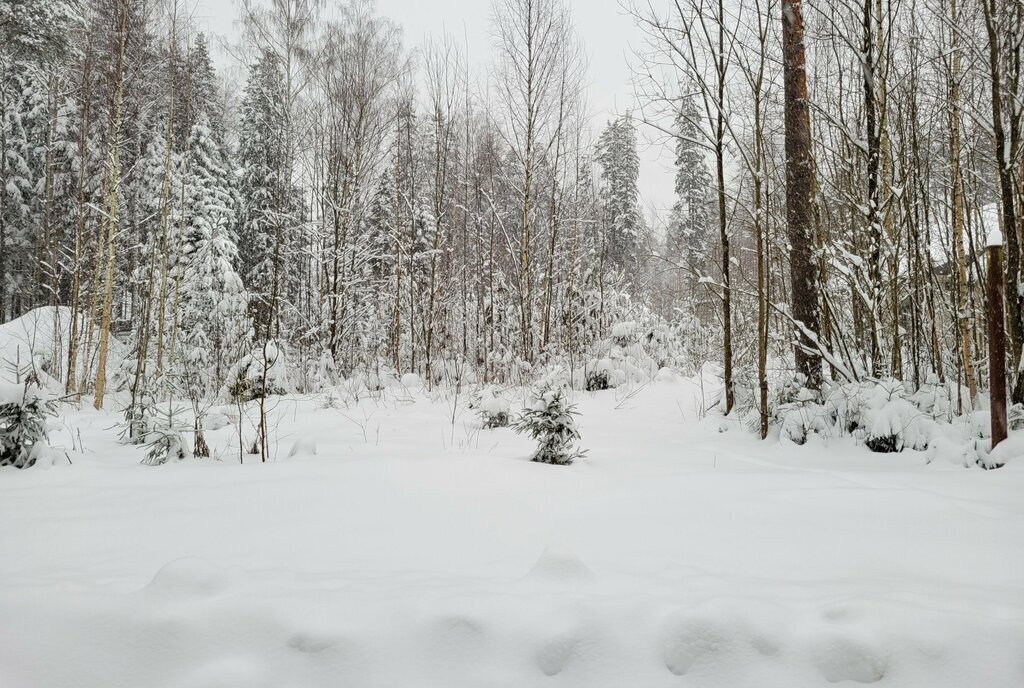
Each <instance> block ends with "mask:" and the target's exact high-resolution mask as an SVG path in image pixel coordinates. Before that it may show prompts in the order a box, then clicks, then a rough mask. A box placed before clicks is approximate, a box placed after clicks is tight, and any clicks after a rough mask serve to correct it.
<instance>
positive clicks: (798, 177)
mask: <svg viewBox="0 0 1024 688" xmlns="http://www.w3.org/2000/svg"><path fill="white" fill-rule="evenodd" d="M782 51H783V59H784V64H783V79H784V81H785V91H786V93H785V103H786V106H785V119H786V222H787V224H788V234H789V243H790V254H789V265H790V282H791V290H792V302H793V318H794V319H795V320H796V321H797V323H798V325H797V328H796V350H795V355H796V367H797V371H798V372H799V373H801V374H803V375H804V377H805V378H806V379H807V386H808V388H810V389H813V390H818V389H820V388H821V354H820V353H819V349H818V347H819V342H818V341H817V338H818V336H819V332H820V329H819V323H818V312H819V310H818V275H817V269H816V266H815V263H814V248H815V237H814V198H813V195H814V169H813V159H812V152H811V121H810V111H809V108H808V103H807V72H806V68H805V64H806V58H805V51H804V21H803V15H802V11H801V0H784V2H783V3H782Z"/></svg>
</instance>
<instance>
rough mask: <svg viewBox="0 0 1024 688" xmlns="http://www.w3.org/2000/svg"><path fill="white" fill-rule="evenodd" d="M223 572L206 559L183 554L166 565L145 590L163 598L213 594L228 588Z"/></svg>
mask: <svg viewBox="0 0 1024 688" xmlns="http://www.w3.org/2000/svg"><path fill="white" fill-rule="evenodd" d="M227 587H228V585H227V578H226V576H225V575H224V573H223V572H222V571H221V570H220V569H219V568H218V567H217V566H215V565H214V564H213V563H212V562H210V561H209V560H207V559H202V558H199V557H184V558H182V559H175V560H174V561H172V562H170V563H168V564H165V565H164V566H163V568H161V569H160V570H159V571H157V572H156V575H155V576H153V580H152V581H150V582H149V584H148V585H147V586H146V588H145V590H146V592H147V593H152V594H156V595H159V596H161V597H185V598H188V597H213V596H215V595H219V594H221V593H222V592H224V591H225V590H226V589H227Z"/></svg>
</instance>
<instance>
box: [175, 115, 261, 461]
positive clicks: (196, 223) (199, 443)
mask: <svg viewBox="0 0 1024 688" xmlns="http://www.w3.org/2000/svg"><path fill="white" fill-rule="evenodd" d="M229 184H230V173H229V171H228V165H227V161H226V160H225V156H224V155H223V152H222V150H221V147H220V146H219V145H218V142H217V140H216V139H215V137H214V134H213V132H212V130H211V128H210V125H209V118H208V117H207V116H206V114H205V113H201V114H200V115H199V118H198V120H197V121H196V123H195V124H194V125H193V126H192V131H191V132H190V134H189V143H188V156H187V182H186V188H187V189H188V199H187V202H186V208H185V214H186V218H187V227H186V231H185V237H184V239H185V242H184V247H183V249H182V258H181V265H180V277H179V280H180V313H179V315H178V318H179V327H180V331H181V343H182V346H181V347H180V350H179V355H180V357H181V361H180V372H181V375H182V378H183V380H184V383H185V387H186V391H187V393H188V397H189V399H190V400H191V401H192V405H193V411H194V412H195V438H196V448H195V453H196V455H197V456H204V455H206V452H205V451H204V449H205V441H204V440H203V435H202V421H203V415H204V414H203V409H202V403H203V401H204V400H205V399H207V398H209V396H210V394H211V393H212V392H213V391H215V390H217V389H218V388H219V387H220V386H221V384H223V381H224V376H225V373H226V371H227V369H228V367H229V366H230V363H231V361H232V360H235V359H237V358H238V356H239V355H240V353H241V350H242V348H243V346H244V345H245V343H246V340H247V338H248V334H249V321H248V315H247V309H248V300H247V297H246V293H245V289H244V287H243V286H242V280H241V278H240V277H239V276H238V273H237V272H235V267H234V265H235V262H236V261H237V256H238V249H237V247H236V246H235V242H234V240H233V239H232V238H231V235H230V230H229V227H230V226H231V224H232V221H233V216H234V211H233V208H232V195H231V192H230V188H229Z"/></svg>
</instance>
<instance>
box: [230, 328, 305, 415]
mask: <svg viewBox="0 0 1024 688" xmlns="http://www.w3.org/2000/svg"><path fill="white" fill-rule="evenodd" d="M264 378H266V380H265V382H264ZM227 379H228V384H227V387H226V389H225V390H224V396H227V397H229V398H232V399H241V400H242V401H252V400H254V399H259V398H260V397H261V396H263V393H264V388H265V389H266V395H267V396H272V395H280V394H287V393H288V390H289V389H290V388H291V385H290V384H289V382H288V366H287V361H286V357H285V353H284V350H283V349H282V348H281V347H280V346H279V345H278V343H277V342H275V341H273V340H270V341H268V342H266V343H265V344H257V345H256V346H255V347H254V348H253V350H252V352H251V353H249V354H246V355H245V356H244V357H242V359H241V360H240V361H238V362H237V363H235V365H233V366H231V369H230V370H229V371H228V374H227Z"/></svg>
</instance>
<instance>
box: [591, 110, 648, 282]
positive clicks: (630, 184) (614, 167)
mask: <svg viewBox="0 0 1024 688" xmlns="http://www.w3.org/2000/svg"><path fill="white" fill-rule="evenodd" d="M596 160H597V163H598V165H599V166H600V167H601V182H602V196H603V202H604V208H605V212H606V214H607V220H606V223H607V229H606V232H607V240H606V243H607V245H606V251H607V255H608V258H609V259H610V260H611V262H612V265H613V266H614V267H618V268H621V269H622V270H624V271H627V270H628V271H634V270H635V269H636V267H637V265H638V263H639V258H640V252H641V250H642V247H643V244H644V242H645V240H646V229H645V226H644V220H643V215H642V214H641V212H640V205H639V202H638V196H639V192H638V190H637V179H638V178H639V176H640V157H639V155H638V154H637V149H636V127H634V125H633V121H632V119H631V118H630V116H629V115H628V114H627V115H622V116H621V117H618V118H616V119H614V120H612V121H611V122H609V123H608V126H606V127H605V129H604V131H603V132H601V136H600V137H599V138H598V140H597V155H596Z"/></svg>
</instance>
